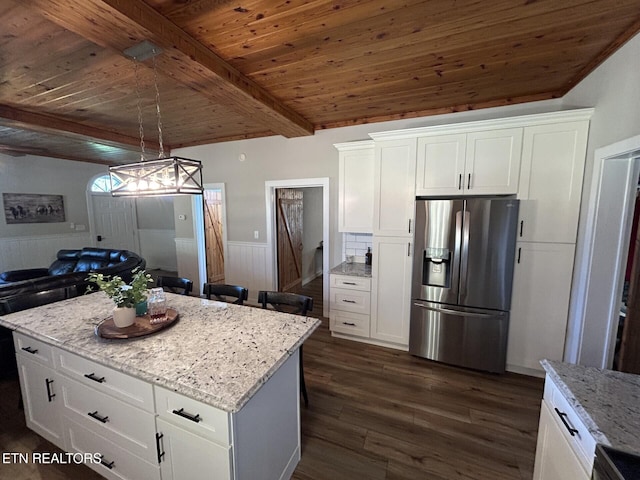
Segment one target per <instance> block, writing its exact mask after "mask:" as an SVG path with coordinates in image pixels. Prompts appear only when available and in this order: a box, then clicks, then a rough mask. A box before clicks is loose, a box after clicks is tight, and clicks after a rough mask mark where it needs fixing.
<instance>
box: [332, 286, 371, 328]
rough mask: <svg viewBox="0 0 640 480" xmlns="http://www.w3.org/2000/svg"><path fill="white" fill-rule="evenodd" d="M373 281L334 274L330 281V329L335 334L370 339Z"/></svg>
mask: <svg viewBox="0 0 640 480" xmlns="http://www.w3.org/2000/svg"><path fill="white" fill-rule="evenodd" d="M370 312H371V279H370V278H366V277H355V276H349V275H336V274H332V275H331V277H330V281H329V328H330V329H331V332H332V333H334V334H336V333H337V334H339V335H340V334H341V335H348V336H356V337H362V338H363V339H366V338H369V319H370Z"/></svg>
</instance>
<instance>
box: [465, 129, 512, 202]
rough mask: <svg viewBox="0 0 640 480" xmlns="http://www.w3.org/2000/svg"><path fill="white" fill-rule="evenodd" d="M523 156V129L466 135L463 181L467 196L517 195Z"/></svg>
mask: <svg viewBox="0 0 640 480" xmlns="http://www.w3.org/2000/svg"><path fill="white" fill-rule="evenodd" d="M521 153H522V128H506V129H502V130H489V131H486V132H474V133H469V134H468V135H467V159H466V162H465V172H464V175H463V178H462V184H463V187H462V188H463V189H464V193H465V194H468V195H507V194H512V193H517V191H518V178H519V176H520V158H521Z"/></svg>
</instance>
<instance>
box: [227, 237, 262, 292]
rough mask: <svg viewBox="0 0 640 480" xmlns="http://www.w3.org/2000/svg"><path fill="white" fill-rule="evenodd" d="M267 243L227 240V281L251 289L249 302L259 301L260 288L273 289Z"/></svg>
mask: <svg viewBox="0 0 640 480" xmlns="http://www.w3.org/2000/svg"><path fill="white" fill-rule="evenodd" d="M267 247H268V245H267V244H266V243H252V242H227V248H228V252H227V255H226V256H225V259H226V265H225V274H226V278H225V283H229V284H232V285H242V286H243V287H246V288H248V289H249V303H258V291H259V290H271V289H272V288H273V286H272V284H271V283H272V282H271V274H270V272H271V269H270V268H269V264H268V262H267V257H268V255H267V250H268V248H267Z"/></svg>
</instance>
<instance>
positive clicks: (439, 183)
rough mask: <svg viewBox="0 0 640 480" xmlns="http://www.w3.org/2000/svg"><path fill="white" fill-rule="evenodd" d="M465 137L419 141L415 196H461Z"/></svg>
mask: <svg viewBox="0 0 640 480" xmlns="http://www.w3.org/2000/svg"><path fill="white" fill-rule="evenodd" d="M466 152H467V136H466V135H464V134H460V135H435V136H432V137H421V138H418V159H417V172H416V195H434V196H437V195H451V194H452V192H453V195H460V193H461V188H462V177H461V175H462V172H464V162H465V157H466Z"/></svg>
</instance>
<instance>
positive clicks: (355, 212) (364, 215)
mask: <svg viewBox="0 0 640 480" xmlns="http://www.w3.org/2000/svg"><path fill="white" fill-rule="evenodd" d="M334 146H335V147H336V148H337V149H338V152H339V154H338V161H339V174H338V231H340V232H352V233H372V232H373V184H374V146H373V141H372V140H367V141H363V142H350V143H338V144H336V145H334Z"/></svg>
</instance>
